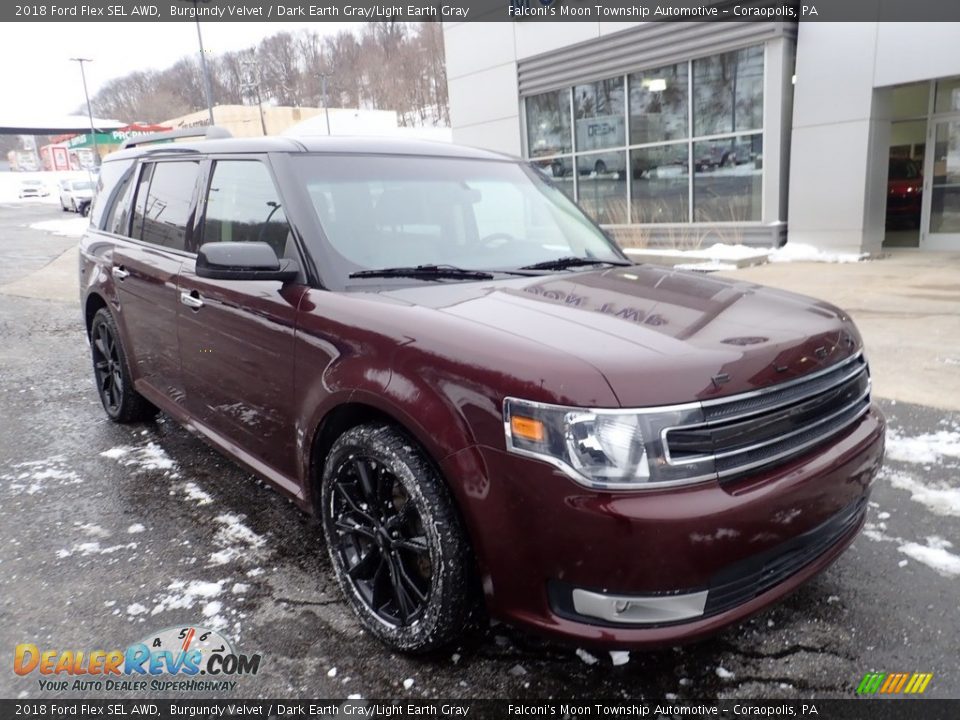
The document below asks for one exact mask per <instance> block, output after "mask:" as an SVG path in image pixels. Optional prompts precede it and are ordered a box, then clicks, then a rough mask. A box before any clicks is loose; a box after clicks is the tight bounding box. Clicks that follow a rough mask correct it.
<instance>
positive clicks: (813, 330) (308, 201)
mask: <svg viewBox="0 0 960 720" xmlns="http://www.w3.org/2000/svg"><path fill="white" fill-rule="evenodd" d="M210 135H219V133H217V132H215V131H213V132H210V133H208V138H207V139H202V140H196V141H188V142H171V143H163V144H159V143H155V142H150V141H149V139H147V140H144V139H139V140H137V141H135V142H133V143H129V144H132V147H128V148H126V149H123V150H121V151H120V152H117V153H115V154H113V155H111V156H110V157H109V158H108V159H107V160H106V162H104V164H103V170H102V172H101V179H100V187H99V192H98V195H97V198H96V201H95V205H94V208H93V212H92V222H91V225H90V228H89V230H88V231H87V232H86V233H85V235H84V237H83V239H82V242H81V260H80V264H81V267H80V279H81V293H82V303H83V312H84V316H85V319H86V326H87V330H88V333H89V338H90V344H91V352H92V355H93V365H94V372H95V376H96V382H97V388H98V391H99V394H100V398H101V400H102V402H103V406H104V408H105V409H106V412H107V414H108V415H109V416H110V417H111V418H113V419H114V420H116V421H118V422H128V421H134V420H144V419H148V418H150V417H151V416H152V415H153V414H154V413H155V412H156V411H157V410H158V409H159V410H162V411H163V412H165V413H167V414H168V415H170V416H171V417H173V418H176V419H177V420H178V421H180V422H182V423H184V424H185V425H187V426H188V427H190V428H192V429H193V430H195V431H197V432H199V433H201V434H202V435H203V436H205V437H206V439H207V440H208V441H209V442H210V443H211V444H212V445H214V446H215V447H217V448H219V449H220V450H222V451H223V452H225V453H226V454H228V455H230V456H231V457H233V458H234V459H236V460H238V461H239V462H241V463H243V464H244V465H246V466H247V467H249V468H250V469H252V470H253V471H254V472H256V473H258V474H259V475H261V476H263V477H265V478H266V479H268V480H270V481H271V482H272V483H274V484H275V485H276V486H277V487H278V488H280V489H281V490H282V491H283V492H285V493H287V494H288V495H290V496H291V497H292V498H293V499H294V500H295V501H296V502H297V503H298V504H299V505H300V506H301V507H303V508H304V509H306V510H308V511H310V512H314V513H316V514H317V515H318V516H319V517H320V519H321V522H322V526H323V530H324V533H325V536H326V540H327V544H328V548H329V553H330V558H331V561H332V565H333V568H334V571H335V573H336V576H337V580H338V582H339V584H340V586H341V588H342V590H343V592H344V594H345V596H346V598H347V599H348V601H349V603H350V604H351V605H352V607H353V609H354V610H355V611H356V613H357V615H358V617H359V619H360V621H361V622H362V623H363V625H364V627H365V628H366V629H367V630H369V631H370V632H371V633H373V634H374V635H376V636H377V637H379V638H380V639H382V640H383V641H384V642H386V643H388V644H389V645H391V646H393V647H394V648H397V649H400V650H404V651H410V652H414V651H425V650H429V649H432V648H437V647H439V646H442V645H444V644H447V643H449V642H450V641H452V640H453V639H455V638H456V637H457V636H458V634H459V633H461V632H462V631H463V629H464V628H467V627H470V625H471V623H472V621H473V619H474V618H476V617H479V616H482V615H481V611H482V610H483V609H484V608H485V609H486V611H487V612H488V613H489V614H490V615H491V616H493V617H497V618H500V619H504V620H507V621H509V622H512V623H515V624H517V625H522V626H525V627H527V628H531V629H534V630H537V631H539V632H542V633H545V634H548V635H552V636H554V637H558V638H563V639H567V640H574V641H577V642H579V643H581V644H587V645H591V644H593V645H600V646H606V647H621V648H630V647H645V646H654V645H657V644H663V643H676V642H678V641H683V640H689V639H694V638H697V637H700V636H703V635H706V634H708V633H711V632H713V631H715V630H717V629H718V628H721V627H723V626H725V625H727V624H729V623H731V622H734V621H737V620H740V619H742V618H744V617H746V616H748V615H750V614H752V613H755V612H756V611H758V610H759V609H761V608H763V607H765V606H767V605H769V604H770V603H771V602H773V601H775V600H777V599H778V598H780V597H782V596H783V595H785V594H786V593H788V592H790V591H792V590H793V589H794V588H796V587H797V586H798V585H800V584H801V583H803V582H804V581H806V580H807V579H809V578H810V577H812V576H813V575H815V574H816V573H818V572H820V571H821V570H823V569H824V568H825V567H826V566H827V565H829V564H830V563H831V562H832V561H833V560H835V559H836V558H837V557H838V556H839V555H840V553H842V552H843V550H844V549H845V548H846V547H847V546H848V545H849V544H850V543H851V542H852V541H853V539H854V537H855V536H856V534H857V532H858V530H859V529H860V527H861V525H862V524H863V520H864V513H865V510H866V505H867V497H868V495H869V492H870V488H871V483H872V481H873V478H874V475H875V474H876V472H877V470H878V468H879V466H880V463H881V457H882V454H883V430H884V421H883V418H882V417H881V415H880V414H879V412H878V411H877V410H876V409H875V408H874V407H873V405H871V400H870V378H869V371H868V368H867V362H866V359H865V358H864V355H863V350H862V347H861V341H860V337H859V335H858V333H857V330H856V328H855V327H854V325H853V323H852V322H851V320H850V318H849V317H848V316H847V315H846V314H845V313H844V312H843V311H841V310H839V309H837V308H835V307H833V306H831V305H828V304H826V303H823V302H818V301H815V300H811V299H808V298H804V297H800V296H797V295H793V294H790V293H786V292H779V291H775V290H769V289H765V288H762V287H758V286H756V285H753V284H749V283H745V282H736V281H730V280H723V279H717V278H713V277H708V276H704V275H700V274H695V273H689V272H681V271H675V270H672V269H665V268H659V267H652V266H642V265H641V266H636V265H634V264H633V263H631V262H630V261H628V260H627V259H626V257H625V256H624V255H623V253H622V252H621V251H620V250H619V249H618V248H617V246H616V245H615V244H614V243H612V242H611V241H610V240H609V239H608V238H607V237H606V236H605V234H604V233H603V232H602V231H601V230H600V229H599V228H598V227H597V226H596V225H594V224H593V222H591V220H589V219H588V218H587V217H586V216H585V215H584V213H583V212H582V211H581V210H580V209H579V208H578V207H577V206H576V205H575V204H574V203H573V202H571V201H570V200H569V199H568V198H567V197H566V196H565V195H564V194H563V192H562V191H560V190H559V189H557V188H556V187H554V186H553V185H552V183H551V182H550V181H549V180H548V179H546V178H545V177H544V176H542V175H541V174H540V173H539V171H537V170H535V169H533V168H531V167H530V166H528V165H526V164H524V163H521V162H519V161H516V160H513V159H510V158H506V157H503V156H501V155H497V154H494V153H490V152H486V151H481V150H474V149H468V148H463V147H457V146H453V145H445V144H433V143H424V142H398V141H394V140H384V139H362V140H361V139H351V138H320V139H304V140H295V139H289V138H263V139H227V138H211V137H209V136H210Z"/></svg>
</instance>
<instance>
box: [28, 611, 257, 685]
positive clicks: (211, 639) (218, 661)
mask: <svg viewBox="0 0 960 720" xmlns="http://www.w3.org/2000/svg"><path fill="white" fill-rule="evenodd" d="M261 659H262V656H261V655H259V654H253V655H244V654H241V653H237V652H236V651H235V650H234V649H233V645H232V643H231V642H230V641H229V640H228V639H227V638H225V637H224V636H223V635H222V634H220V633H219V632H217V631H216V630H211V629H209V628H204V627H199V626H186V627H170V628H165V629H163V630H161V631H160V632H157V633H151V634H150V635H148V636H147V637H145V638H143V639H142V640H140V641H139V642H135V643H133V644H131V645H130V646H128V647H127V648H126V650H63V651H61V650H56V649H47V648H43V649H41V648H40V647H38V646H37V645H36V644H34V643H21V644H19V645H17V647H16V648H15V650H14V656H13V671H14V672H15V673H16V674H17V675H20V676H23V677H28V676H34V675H37V676H39V677H38V678H37V682H38V684H39V688H40V690H46V691H54V692H58V691H67V690H69V691H94V690H97V691H108V692H144V691H147V690H149V691H165V692H198V691H217V692H225V691H231V690H233V689H234V688H236V686H237V680H234V679H233V678H235V677H239V676H243V675H256V674H257V672H258V671H259V669H260V661H261Z"/></svg>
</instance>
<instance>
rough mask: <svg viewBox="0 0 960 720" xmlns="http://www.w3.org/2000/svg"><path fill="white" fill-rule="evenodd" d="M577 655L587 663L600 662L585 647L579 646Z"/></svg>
mask: <svg viewBox="0 0 960 720" xmlns="http://www.w3.org/2000/svg"><path fill="white" fill-rule="evenodd" d="M577 657H578V658H580V659H581V660H583V662H585V663H586V664H587V665H596V664H597V663H598V662H600V661H599V660H597V658H595V657H594V656H593V655H591V654H590V653H588V652H587V651H586V650H584V649H583V648H577Z"/></svg>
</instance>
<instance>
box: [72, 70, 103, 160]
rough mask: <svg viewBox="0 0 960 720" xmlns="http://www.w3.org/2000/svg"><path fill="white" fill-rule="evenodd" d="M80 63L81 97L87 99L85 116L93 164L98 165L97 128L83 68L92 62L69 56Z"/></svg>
mask: <svg viewBox="0 0 960 720" xmlns="http://www.w3.org/2000/svg"><path fill="white" fill-rule="evenodd" d="M70 60H71V61H73V62H75V63H78V64H79V65H80V79H81V80H83V97H84V98H85V99H86V101H87V118H88V119H89V120H90V138H91V139H92V140H93V164H94V165H95V166H99V165H100V147H99V146H98V145H97V129H96V128H95V127H94V126H93V109H92V108H91V107H90V93H89V92H87V74H86V72H84V70H83V64H84V63H85V62H93V60H92V59H91V58H70Z"/></svg>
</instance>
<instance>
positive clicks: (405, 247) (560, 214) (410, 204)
mask: <svg viewBox="0 0 960 720" xmlns="http://www.w3.org/2000/svg"><path fill="white" fill-rule="evenodd" d="M294 162H295V167H296V169H297V170H296V171H297V173H298V174H299V179H300V182H301V184H302V185H303V186H304V187H306V189H307V192H308V193H309V195H310V199H311V200H312V202H313V207H314V209H315V210H316V213H317V217H318V219H319V221H320V224H321V226H322V227H323V230H324V233H325V234H326V236H327V239H328V240H329V242H330V244H331V245H332V246H333V249H334V250H335V251H336V252H337V253H338V254H339V255H340V256H342V258H343V259H345V260H346V261H347V263H348V264H349V267H348V271H356V270H366V269H379V268H389V267H416V266H418V265H449V266H455V267H458V268H464V269H475V270H509V269H516V268H519V267H522V266H525V265H531V264H534V263H538V262H543V261H546V260H552V259H556V258H561V257H571V256H573V257H583V258H591V259H596V260H599V261H606V260H609V261H613V262H617V261H622V260H623V256H622V255H620V254H619V252H618V251H617V250H615V249H614V247H613V246H612V245H611V243H610V241H608V240H607V238H606V237H605V236H604V235H603V233H602V232H601V231H600V230H598V229H597V228H596V227H595V226H594V225H593V224H592V223H591V222H590V221H589V220H588V219H587V218H586V216H584V214H583V212H582V211H581V210H580V209H579V208H578V207H577V206H576V205H574V204H573V203H572V202H571V201H570V200H569V199H568V198H567V197H566V196H565V195H564V194H563V193H562V192H560V191H559V190H557V189H556V188H554V187H553V186H552V185H550V184H549V183H548V182H546V181H545V180H544V179H543V178H542V177H541V176H540V175H539V173H537V172H536V171H535V170H533V169H531V168H530V167H528V166H526V165H522V164H520V163H515V162H509V161H488V160H468V159H461V158H435V157H410V156H370V155H360V156H358V155H351V156H336V155H297V156H294Z"/></svg>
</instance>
